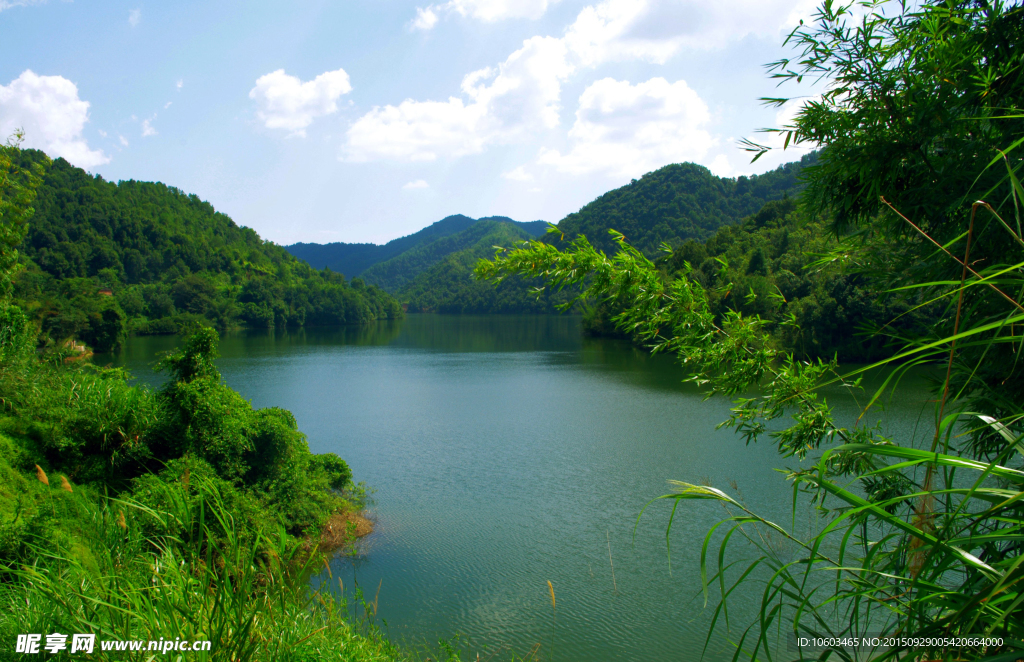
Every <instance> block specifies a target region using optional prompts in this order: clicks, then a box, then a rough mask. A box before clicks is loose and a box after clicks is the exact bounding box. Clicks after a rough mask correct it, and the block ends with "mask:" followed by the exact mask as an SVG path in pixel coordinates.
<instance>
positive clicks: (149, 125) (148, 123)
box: [142, 115, 156, 138]
mask: <svg viewBox="0 0 1024 662" xmlns="http://www.w3.org/2000/svg"><path fill="white" fill-rule="evenodd" d="M155 119H156V115H153V117H150V118H149V119H145V120H142V137H143V138H148V137H149V136H155V135H156V129H154V128H153V120H155Z"/></svg>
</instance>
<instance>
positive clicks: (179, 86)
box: [174, 78, 185, 92]
mask: <svg viewBox="0 0 1024 662" xmlns="http://www.w3.org/2000/svg"><path fill="white" fill-rule="evenodd" d="M174 86H175V87H176V88H178V91H179V92H181V88H182V87H184V86H185V81H184V79H181V78H179V79H178V82H177V83H175V84H174Z"/></svg>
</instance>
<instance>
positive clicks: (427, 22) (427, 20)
mask: <svg viewBox="0 0 1024 662" xmlns="http://www.w3.org/2000/svg"><path fill="white" fill-rule="evenodd" d="M437 21H438V16H437V12H435V11H434V8H433V7H427V8H426V9H423V8H422V7H417V8H416V18H414V19H413V21H412V28H413V29H414V30H430V29H432V28H433V27H434V26H435V25H437Z"/></svg>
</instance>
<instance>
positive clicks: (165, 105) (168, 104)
mask: <svg viewBox="0 0 1024 662" xmlns="http://www.w3.org/2000/svg"><path fill="white" fill-rule="evenodd" d="M172 103H174V102H173V101H168V102H167V103H165V104H164V110H167V109H168V108H170V107H171V104H172Z"/></svg>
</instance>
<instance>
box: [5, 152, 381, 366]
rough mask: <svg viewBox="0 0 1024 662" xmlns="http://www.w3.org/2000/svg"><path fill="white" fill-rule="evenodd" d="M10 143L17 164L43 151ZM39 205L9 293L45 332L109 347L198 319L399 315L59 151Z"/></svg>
mask: <svg viewBox="0 0 1024 662" xmlns="http://www.w3.org/2000/svg"><path fill="white" fill-rule="evenodd" d="M12 149H15V150H16V151H15V152H14V153H13V154H14V156H13V157H12V158H13V159H14V160H16V161H17V162H18V163H19V164H20V165H21V166H22V167H29V165H30V164H33V163H41V162H43V161H44V160H45V158H46V157H45V155H43V154H42V152H38V151H36V150H17V149H16V148H12ZM34 207H35V215H34V216H33V219H32V223H31V225H30V226H29V229H28V232H27V234H26V235H25V238H24V241H23V242H22V244H21V245H20V246H19V248H20V255H21V260H22V261H23V262H24V264H25V266H26V268H25V269H23V270H21V272H20V273H19V274H18V276H17V277H16V280H15V298H16V300H17V301H18V303H19V305H20V306H21V308H22V309H23V310H24V311H25V313H26V314H28V315H29V317H30V318H31V319H32V320H33V321H35V322H36V323H37V324H39V326H40V330H41V334H40V339H41V341H42V342H44V343H49V344H54V343H61V342H64V341H66V340H68V339H76V340H81V341H84V343H85V344H87V345H88V346H90V347H92V348H94V349H96V350H97V351H109V350H111V349H112V348H114V347H117V346H118V345H119V344H120V343H121V342H122V341H123V339H124V337H125V336H126V335H127V334H130V333H143V334H145V333H151V334H160V333H176V332H177V331H178V330H179V329H181V328H183V327H184V326H187V325H189V324H193V323H195V322H200V321H201V322H205V323H207V324H210V325H213V326H216V327H217V328H221V329H226V328H230V327H235V326H242V325H245V326H250V327H274V326H277V327H284V326H302V325H311V326H335V325H347V324H364V323H367V322H369V321H372V320H376V319H394V318H397V317H400V316H401V308H400V306H399V305H398V302H397V301H396V300H395V299H394V298H392V297H391V296H390V295H388V294H387V293H386V292H384V291H382V290H381V289H379V288H377V287H373V286H369V285H366V284H365V283H363V282H362V281H360V280H353V281H346V280H345V278H344V277H343V276H341V275H340V274H337V273H332V272H330V271H328V270H323V271H317V270H315V269H313V268H311V267H310V266H309V265H308V264H306V263H305V262H302V261H300V260H298V259H296V258H295V257H293V256H292V255H291V254H290V253H288V252H287V251H286V250H285V249H283V248H281V247H280V246H277V245H275V244H273V243H272V242H269V241H264V240H263V239H261V238H260V237H259V235H257V234H256V232H255V231H253V230H252V229H250V228H246V227H239V226H238V225H236V224H235V223H234V221H232V220H231V219H230V218H228V217H227V216H225V215H224V214H221V213H219V212H217V211H215V210H214V209H213V207H212V206H211V205H210V204H209V203H207V202H204V201H202V200H200V199H199V198H198V197H196V196H195V195H186V194H185V193H184V192H182V191H180V190H178V189H176V188H173V187H169V186H165V185H164V184H160V183H151V182H137V181H133V180H132V181H122V182H118V183H116V184H115V183H113V182H107V181H104V180H103V178H102V177H99V176H91V175H89V174H88V173H86V172H85V171H83V170H82V169H80V168H75V167H74V166H72V165H70V164H69V163H67V162H66V161H64V160H63V159H57V160H56V161H54V162H53V163H52V164H50V165H49V167H47V168H46V171H45V174H44V176H43V180H42V183H41V184H40V186H39V187H38V190H37V195H36V199H35V203H34Z"/></svg>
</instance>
